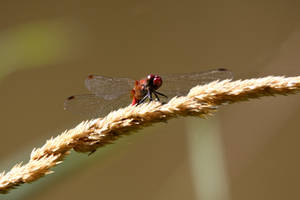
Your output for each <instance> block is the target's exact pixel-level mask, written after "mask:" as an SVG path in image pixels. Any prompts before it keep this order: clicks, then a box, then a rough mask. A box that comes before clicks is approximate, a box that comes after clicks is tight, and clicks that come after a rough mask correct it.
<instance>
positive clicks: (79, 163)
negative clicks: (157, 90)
mask: <svg viewBox="0 0 300 200" xmlns="http://www.w3.org/2000/svg"><path fill="white" fill-rule="evenodd" d="M299 4H300V3H299V1H293V0H274V1H267V0H261V1H237V0H228V1H202V0H200V1H167V0H160V1H144V0H140V1H136V0H135V1H132V0H129V1H120V0H115V1H95V0H94V1H78V0H73V1H70V0H59V1H58V0H52V1H35V0H27V1H7V0H4V1H1V8H0V11H1V12H0V93H1V98H0V121H1V140H0V167H1V169H0V170H1V171H2V170H9V169H10V168H11V167H12V166H13V165H14V164H16V163H18V162H20V161H24V162H27V161H28V159H29V155H30V152H31V150H32V149H33V148H34V147H40V146H42V145H43V143H44V142H45V141H46V140H47V139H48V138H50V137H52V136H56V135H58V134H59V133H60V132H61V131H63V130H65V129H69V128H72V127H74V126H75V125H76V124H77V123H79V122H80V119H79V117H78V116H77V115H74V114H72V113H68V112H66V111H64V110H63V102H64V99H65V98H66V97H67V96H70V95H73V94H80V93H86V92H87V90H86V89H85V87H84V84H83V81H84V79H85V77H86V76H87V75H88V74H91V73H96V74H101V75H106V76H123V77H124V76H125V77H132V78H141V77H143V76H145V75H147V74H148V73H151V72H159V73H185V72H198V71H204V70H208V69H213V68H217V67H226V68H228V69H230V70H231V71H232V72H233V73H234V76H235V79H245V78H255V77H262V76H266V75H286V76H296V75H300V68H299V66H300V56H299V52H300V23H299V22H300V15H299V12H300V7H299V6H300V5H299ZM299 120H300V96H299V95H291V96H283V97H282V96H280V97H279V96H278V97H275V98H274V97H265V98H261V99H259V100H251V101H249V102H243V103H239V104H233V105H228V106H224V107H222V108H221V109H220V110H219V112H217V113H216V115H214V116H213V117H211V118H209V119H207V120H204V119H198V118H191V117H188V118H178V119H174V120H171V121H169V122H168V123H167V124H164V123H161V124H155V125H154V126H152V127H150V128H146V129H144V130H141V131H139V132H137V133H135V134H134V135H131V136H129V137H124V138H122V139H120V140H118V141H117V142H116V143H115V144H114V145H110V146H107V147H105V148H101V149H99V150H98V151H97V152H96V153H94V154H93V155H92V156H87V155H86V154H79V153H76V152H72V154H71V155H70V156H68V157H67V158H66V160H65V161H64V162H63V163H62V164H61V165H59V166H58V167H55V168H54V171H55V173H54V174H51V175H49V176H46V177H44V178H42V179H40V180H38V181H36V182H33V183H31V184H25V185H22V186H20V187H19V188H18V189H16V190H13V191H11V192H10V193H9V194H8V195H1V196H0V199H9V200H12V199H13V200H14V199H17V200H23V199H31V200H34V199H39V200H48V199H57V200H58V199H73V200H76V199H106V200H110V199H146V200H147V199H155V200H160V199H180V200H181V199H191V200H196V199H204V200H214V199H222V200H240V199H244V200H248V199H249V200H252V199H257V200H259V199H264V200H266V199H272V200H276V199H278V200H279V199H300V193H299V179H300V173H299V167H300V159H299V152H300V146H299V141H300V136H299Z"/></svg>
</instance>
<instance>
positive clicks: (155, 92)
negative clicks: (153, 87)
mask: <svg viewBox="0 0 300 200" xmlns="http://www.w3.org/2000/svg"><path fill="white" fill-rule="evenodd" d="M153 93H154V94H159V95H161V96H163V97H166V98H168V96H167V95H165V94H163V93H160V92H157V91H153Z"/></svg>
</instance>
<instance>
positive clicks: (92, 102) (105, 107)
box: [64, 94, 131, 117]
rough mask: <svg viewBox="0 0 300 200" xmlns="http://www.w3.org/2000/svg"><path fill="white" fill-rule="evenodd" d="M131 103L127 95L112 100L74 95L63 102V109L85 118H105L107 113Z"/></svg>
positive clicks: (90, 95) (86, 95)
mask: <svg viewBox="0 0 300 200" xmlns="http://www.w3.org/2000/svg"><path fill="white" fill-rule="evenodd" d="M130 103H131V100H130V97H129V94H127V95H122V96H120V97H119V98H116V99H113V100H106V99H104V98H102V97H99V96H96V95H95V94H82V95H74V96H70V97H69V98H67V99H66V100H65V102H64V109H65V110H68V111H71V112H73V113H77V114H81V115H82V116H86V117H99V116H105V115H106V114H108V113H109V112H111V111H113V110H116V109H118V108H121V107H125V106H128V105H129V104H130Z"/></svg>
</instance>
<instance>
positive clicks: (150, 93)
mask: <svg viewBox="0 0 300 200" xmlns="http://www.w3.org/2000/svg"><path fill="white" fill-rule="evenodd" d="M147 96H148V97H149V100H150V101H152V100H153V99H152V91H151V90H148V93H147Z"/></svg>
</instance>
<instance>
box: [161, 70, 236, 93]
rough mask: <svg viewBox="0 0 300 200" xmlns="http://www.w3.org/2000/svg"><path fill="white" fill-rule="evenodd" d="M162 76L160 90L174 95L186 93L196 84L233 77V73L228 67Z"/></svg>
mask: <svg viewBox="0 0 300 200" xmlns="http://www.w3.org/2000/svg"><path fill="white" fill-rule="evenodd" d="M161 77H162V80H163V84H162V86H161V88H160V89H158V91H159V92H161V93H163V94H165V95H167V96H168V97H173V96H183V95H186V94H187V93H188V92H189V90H190V89H191V88H192V87H194V86H196V85H204V84H206V83H209V82H212V81H216V80H224V79H232V78H233V75H232V73H231V72H230V71H228V70H227V69H215V70H210V71H205V72H196V73H187V74H170V75H161Z"/></svg>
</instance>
